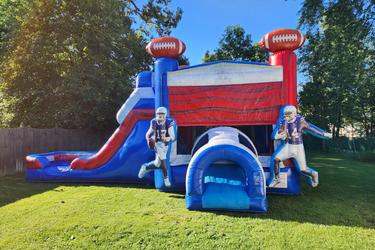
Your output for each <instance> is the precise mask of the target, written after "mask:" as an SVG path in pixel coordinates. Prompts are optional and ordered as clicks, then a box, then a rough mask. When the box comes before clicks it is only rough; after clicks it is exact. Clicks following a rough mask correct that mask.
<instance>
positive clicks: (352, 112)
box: [299, 0, 374, 137]
mask: <svg viewBox="0 0 375 250" xmlns="http://www.w3.org/2000/svg"><path fill="white" fill-rule="evenodd" d="M300 13H301V18H300V21H299V26H300V27H303V28H305V29H306V30H307V32H306V38H307V40H308V44H307V45H306V46H304V47H302V48H301V50H300V53H299V54H300V56H301V58H300V64H299V66H300V70H301V72H302V73H304V74H305V75H306V77H307V78H308V79H310V81H308V82H307V83H306V84H305V85H303V87H302V91H301V92H300V98H299V104H300V110H301V111H302V113H303V114H304V115H305V116H311V117H314V118H315V121H322V122H323V121H324V120H325V121H328V122H329V123H330V125H331V127H332V130H333V132H334V136H335V137H338V136H339V130H340V128H341V127H343V126H344V124H346V125H347V124H348V122H349V123H350V124H353V123H355V122H361V121H363V122H364V121H365V120H371V117H372V116H373V115H372V113H371V111H370V112H369V110H373V109H374V107H373V106H371V105H373V104H371V101H370V100H369V99H368V96H369V95H370V93H372V92H371V85H372V86H373V84H374V81H373V80H372V79H371V78H370V77H369V76H370V75H373V72H374V67H373V63H372V61H373V55H374V47H373V42H374V31H373V30H374V18H373V14H374V5H373V4H372V3H371V2H370V1H363V0H362V1H360V0H330V1H311V0H306V1H305V2H304V4H303V7H302V9H301V11H300ZM370 82H371V83H370ZM366 110H368V111H366ZM368 117H370V119H367V118H368ZM310 120H311V119H310ZM323 123H324V122H323ZM365 123H367V121H366V122H364V123H363V124H365ZM364 126H366V125H364ZM370 127H372V125H370Z"/></svg>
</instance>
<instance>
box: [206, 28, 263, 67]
mask: <svg viewBox="0 0 375 250" xmlns="http://www.w3.org/2000/svg"><path fill="white" fill-rule="evenodd" d="M252 42H253V41H252V40H251V35H249V34H245V30H244V29H243V28H242V27H241V26H240V25H239V24H238V25H235V26H228V27H227V28H226V29H225V30H224V34H223V37H222V38H221V39H220V41H219V48H216V49H215V50H214V52H213V53H210V52H209V51H208V50H207V51H206V53H205V54H204V56H203V58H202V62H203V63H208V62H215V61H222V60H232V61H252V62H265V61H267V60H268V56H269V54H268V52H267V51H265V50H263V49H262V48H261V47H260V45H259V43H255V44H252Z"/></svg>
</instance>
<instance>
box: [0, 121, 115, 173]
mask: <svg viewBox="0 0 375 250" xmlns="http://www.w3.org/2000/svg"><path fill="white" fill-rule="evenodd" d="M112 133H113V131H92V130H84V129H62V128H54V129H35V128H25V127H21V128H11V129H0V176H1V175H6V174H11V173H15V172H18V171H23V170H25V164H26V162H25V161H26V156H27V155H30V154H38V153H48V152H54V151H98V150H100V148H101V147H102V146H103V145H104V144H105V143H106V141H107V140H108V139H109V137H110V136H111V134H112Z"/></svg>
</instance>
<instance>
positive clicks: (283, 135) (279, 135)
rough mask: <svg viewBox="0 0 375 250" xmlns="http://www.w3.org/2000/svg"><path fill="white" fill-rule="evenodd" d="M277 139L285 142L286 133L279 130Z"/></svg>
mask: <svg viewBox="0 0 375 250" xmlns="http://www.w3.org/2000/svg"><path fill="white" fill-rule="evenodd" d="M275 139H276V140H285V139H286V133H285V131H284V130H282V131H281V130H279V131H277V133H276V135H275Z"/></svg>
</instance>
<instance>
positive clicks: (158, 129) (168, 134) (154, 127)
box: [138, 107, 176, 187]
mask: <svg viewBox="0 0 375 250" xmlns="http://www.w3.org/2000/svg"><path fill="white" fill-rule="evenodd" d="M167 114H168V111H167V109H166V108H165V107H159V108H158V109H157V110H156V118H154V119H152V120H151V124H150V128H149V130H148V131H147V133H146V140H147V142H148V144H149V146H150V145H151V144H153V142H154V143H155V145H152V146H151V147H150V149H153V150H155V152H156V159H155V160H154V161H152V162H149V163H145V164H143V165H142V167H141V169H140V171H139V174H138V177H139V178H142V177H143V176H145V174H146V173H147V172H149V171H152V170H156V169H161V170H162V171H163V175H164V184H165V186H166V187H170V186H171V181H170V179H169V176H168V166H167V154H168V148H169V143H170V142H172V141H174V140H175V138H176V136H175V132H174V130H175V128H174V126H175V122H174V120H173V119H170V118H168V117H167ZM152 147H154V148H152Z"/></svg>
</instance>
